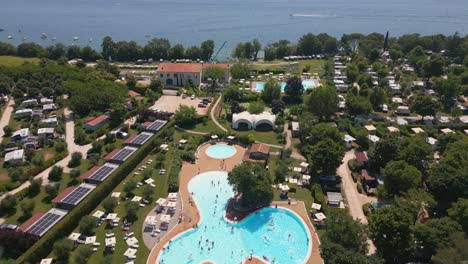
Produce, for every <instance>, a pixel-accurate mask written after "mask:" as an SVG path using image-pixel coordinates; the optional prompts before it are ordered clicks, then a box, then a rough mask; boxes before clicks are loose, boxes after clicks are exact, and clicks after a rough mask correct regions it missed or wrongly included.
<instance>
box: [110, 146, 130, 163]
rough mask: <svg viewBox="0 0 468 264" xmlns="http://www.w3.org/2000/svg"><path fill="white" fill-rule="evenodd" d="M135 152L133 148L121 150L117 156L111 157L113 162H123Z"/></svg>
mask: <svg viewBox="0 0 468 264" xmlns="http://www.w3.org/2000/svg"><path fill="white" fill-rule="evenodd" d="M133 152H135V149H133V148H123V149H121V150H120V151H119V152H117V154H115V156H114V157H112V159H113V160H117V161H125V160H126V159H127V158H128V157H129V156H130V155H132V154H133Z"/></svg>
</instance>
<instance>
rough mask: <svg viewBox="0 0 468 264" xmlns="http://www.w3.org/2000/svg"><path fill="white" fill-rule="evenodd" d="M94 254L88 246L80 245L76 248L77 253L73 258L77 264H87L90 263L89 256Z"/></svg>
mask: <svg viewBox="0 0 468 264" xmlns="http://www.w3.org/2000/svg"><path fill="white" fill-rule="evenodd" d="M92 254H93V251H92V250H91V248H90V247H88V246H82V247H78V248H77V249H76V254H75V255H74V257H73V260H74V262H75V263H76V264H87V263H89V258H90V257H91V255H92Z"/></svg>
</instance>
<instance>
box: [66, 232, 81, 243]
mask: <svg viewBox="0 0 468 264" xmlns="http://www.w3.org/2000/svg"><path fill="white" fill-rule="evenodd" d="M80 236H81V234H80V233H71V234H70V235H69V236H68V239H70V240H71V241H76V240H78V238H79V237H80Z"/></svg>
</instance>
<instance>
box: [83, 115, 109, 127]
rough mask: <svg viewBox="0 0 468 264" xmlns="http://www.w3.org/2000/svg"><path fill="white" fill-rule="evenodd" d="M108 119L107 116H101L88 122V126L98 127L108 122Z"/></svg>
mask: <svg viewBox="0 0 468 264" xmlns="http://www.w3.org/2000/svg"><path fill="white" fill-rule="evenodd" d="M107 119H109V117H108V116H106V115H100V116H98V117H96V118H94V119H92V120H90V121H88V122H87V123H86V124H87V125H89V126H95V125H98V124H100V123H101V122H104V121H106V120H107Z"/></svg>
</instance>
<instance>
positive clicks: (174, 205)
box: [167, 202, 177, 208]
mask: <svg viewBox="0 0 468 264" xmlns="http://www.w3.org/2000/svg"><path fill="white" fill-rule="evenodd" d="M176 205H177V203H176V202H168V203H167V207H169V208H175V207H176Z"/></svg>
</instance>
